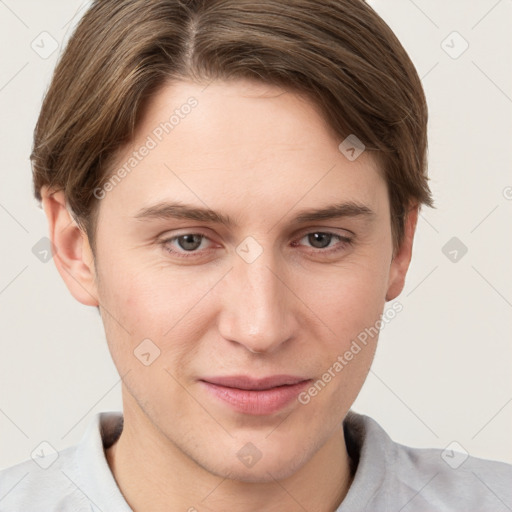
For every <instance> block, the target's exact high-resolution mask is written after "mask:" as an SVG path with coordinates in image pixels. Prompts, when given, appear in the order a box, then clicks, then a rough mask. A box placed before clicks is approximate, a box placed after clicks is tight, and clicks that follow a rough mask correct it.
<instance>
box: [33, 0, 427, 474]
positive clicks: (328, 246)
mask: <svg viewBox="0 0 512 512" xmlns="http://www.w3.org/2000/svg"><path fill="white" fill-rule="evenodd" d="M426 125H427V109H426V103H425V97H424V94H423V90H422V87H421V83H420V80H419V78H418V75H417V73H416V71H415V69H414V67H413V64H412V63H411V61H410V59H409V57H408V56H407V54H406V52H405V50H404V49H403V47H402V46H401V45H400V43H399V42H398V40H397V39H396V37H395V36H394V35H393V33H392V32H391V30H390V29H389V28H388V26H387V25H386V24H385V23H384V22H383V21H382V20H381V19H380V18H379V17H378V15H377V14H376V13H375V12H374V11H373V10H372V9H371V8H370V7H369V6H368V5H367V4H366V3H364V2H363V1H361V0H347V1H328V2H326V1H320V0H294V1H293V2H287V4H286V6H285V7H284V6H283V3H282V2H277V1H275V0H259V1H258V2H255V1H246V0H208V1H205V0H202V1H199V0H196V1H194V0H190V1H188V2H187V1H184V0H181V1H180V0H151V1H147V0H132V1H129V2H128V1H123V0H104V1H101V2H100V1H96V2H94V3H93V5H92V6H91V8H90V9H89V10H88V12H87V13H86V14H85V16H84V17H83V19H82V20H81V22H80V24H79V25H78V27H77V29H76V31H75V33H74V34H73V35H72V37H71V39H70V41H69V43H68V46H67V48H66V50H65V51H64V53H63V55H62V57H61V59H60V61H59V63H58V65H57V68H56V71H55V74H54V77H53V80H52V83H51V85H50V88H49V90H48V92H47V94H46V97H45V99H44V103H43V106H42V110H41V114H40V117H39V120H38V123H37V126H36V130H35V140H34V148H33V152H32V155H31V159H32V162H33V172H34V191H35V196H36V198H37V199H39V200H41V201H42V203H43V207H44V210H45V213H46V215H47V217H48V221H49V226H50V234H51V237H52V241H53V243H54V244H55V246H56V248H57V252H56V254H55V258H54V259H55V263H56V265H57V268H58V270H59V272H60V274H61V275H62V277H63V279H64V280H65V282H66V284H67V286H68V288H69V290H70V292H71V293H72V295H73V296H74V297H75V298H76V299H77V300H78V301H80V302H81V303H83V304H86V305H90V306H96V307H98V308H99V310H100V312H101V318H102V321H103V324H104V328H105V333H106V338H107V342H108V345H109V349H110V352H111V354H112V357H113V360H114V363H115V364H116V367H117V369H118V371H119V373H120V375H121V376H123V400H124V404H125V409H128V408H129V410H130V414H131V415H132V416H133V417H134V418H135V417H136V418H138V421H139V422H140V424H141V425H144V426H146V427H149V428H154V429H155V432H158V435H160V436H161V438H162V440H168V441H171V442H172V443H173V444H174V445H175V446H177V447H178V448H179V449H180V450H181V451H182V452H183V453H184V454H186V455H188V456H189V458H190V459H191V460H193V461H195V462H197V463H198V464H200V465H201V466H202V467H203V468H206V469H207V470H208V471H211V472H213V473H215V474H218V475H223V476H225V475H227V474H228V473H231V475H232V477H233V475H235V476H236V477H238V478H240V479H245V480H253V481H262V480H265V479H267V478H268V472H270V473H271V474H272V475H273V476H274V477H276V478H277V477H278V476H280V477H286V476H287V475H290V474H291V473H292V472H294V471H296V470H297V469H298V468H299V467H300V466H301V465H302V464H305V463H306V462H307V461H308V460H310V459H311V458H312V457H313V456H314V454H315V453H316V451H317V450H318V448H319V447H320V446H322V445H323V444H325V442H326V441H327V439H329V437H330V436H332V434H333V432H334V431H335V429H337V428H339V425H340V422H341V421H342V420H343V418H344V416H345V415H346V413H347V411H348V409H349V408H350V406H351V405H352V403H353V401H354V400H355V398H356V396H357V394H358V392H359V390H360V389H361V387H362V385H363V383H364V380H365V378H366V375H367V373H368V371H369V368H370V365H371V362H372V358H373V354H374V351H375V347H376V342H377V338H378V335H373V336H370V337H369V338H368V337H367V339H366V342H365V343H361V342H360V343H359V345H360V347H359V351H356V350H355V349H352V348H351V347H353V346H354V345H353V342H354V340H357V339H358V336H359V339H361V337H360V335H361V333H362V332H365V329H366V330H368V329H371V328H372V327H373V328H374V329H375V325H376V324H378V322H379V319H380V316H381V315H382V312H383V308H384V306H385V303H386V301H389V300H392V299H395V298H396V297H397V296H398V295H399V294H400V292H401V290H402V288H403V285H404V280H405V276H406V272H407V268H408V265H409V262H410V257H411V250H412V242H413V236H414V231H415V226H416V219H417V214H418V210H419V208H420V207H421V205H424V204H425V205H432V199H431V195H430V191H429V188H428V184H427V176H426V149H427V139H426V130H427V126H426ZM170 203H172V205H171V204H170ZM332 206H338V207H339V208H338V209H337V215H336V216H333V215H332V211H330V212H326V211H324V210H327V209H328V208H329V207H332ZM188 207H191V208H192V209H193V211H192V210H191V209H190V208H188ZM199 209H201V210H202V211H199ZM314 210H315V211H317V212H316V215H313V214H312V212H313V211H314ZM320 210H322V211H323V213H322V212H318V211H320ZM347 351H352V353H353V357H350V360H348V361H347V358H344V361H343V362H341V361H340V359H339V356H343V355H344V354H345V353H346V352H347ZM142 354H145V355H144V356H142ZM147 354H149V355H147ZM337 361H338V365H336V362H337ZM339 365H341V366H342V367H341V369H340V366H339ZM326 373H327V374H329V375H330V378H329V377H326V376H325V375H326ZM277 374H279V375H282V374H288V375H294V376H299V377H301V378H303V379H307V380H309V385H310V386H309V387H307V388H305V389H304V394H303V395H302V400H293V401H291V402H289V403H287V404H286V405H285V406H284V407H283V408H281V409H279V410H276V411H275V412H272V413H270V414H244V413H240V412H239V411H235V410H233V408H232V407H230V406H228V405H226V403H225V402H222V401H219V400H217V398H215V397H212V396H211V394H210V393H209V390H208V389H205V387H204V385H203V384H204V383H203V380H204V379H208V378H211V377H219V376H226V375H230V376H233V375H248V376H250V377H253V378H262V377H267V376H269V375H277ZM318 381H322V382H323V383H324V385H321V384H317V385H316V389H317V391H316V392H315V391H312V390H311V391H308V390H310V389H311V385H313V386H314V383H318ZM126 413H127V411H126V410H125V414H126ZM270 431H272V435H268V434H269V432H270ZM248 442H251V443H252V444H253V445H255V446H256V447H257V448H258V450H259V451H260V452H261V453H262V454H263V457H262V459H261V461H260V462H258V464H256V465H254V467H250V468H248V467H246V466H244V465H243V464H241V463H240V460H239V458H237V457H236V453H237V451H238V450H239V449H240V447H242V446H245V445H246V444H247V443H248ZM226 453H228V454H232V455H233V456H232V457H226V456H225V454H226Z"/></svg>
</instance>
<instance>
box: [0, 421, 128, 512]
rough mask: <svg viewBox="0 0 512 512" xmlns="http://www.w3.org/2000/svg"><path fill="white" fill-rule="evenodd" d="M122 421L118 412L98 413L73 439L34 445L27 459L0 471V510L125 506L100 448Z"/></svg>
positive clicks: (88, 510)
mask: <svg viewBox="0 0 512 512" xmlns="http://www.w3.org/2000/svg"><path fill="white" fill-rule="evenodd" d="M122 424H123V416H122V413H120V412H115V411H111V412H101V413H98V414H96V415H95V416H94V418H93V419H92V420H91V422H90V423H89V426H88V428H87V429H86V431H85V434H84V435H83V437H82V440H81V441H80V442H79V443H78V444H76V445H74V446H70V447H68V448H65V449H63V450H61V451H59V452H57V451H55V450H53V449H52V448H51V446H49V445H47V446H44V445H40V447H39V448H38V449H37V450H36V451H35V452H34V453H33V455H32V457H33V458H32V459H28V460H25V461H23V462H20V463H19V464H16V465H14V466H11V467H9V468H6V469H3V470H2V471H0V511H1V512H41V511H44V512H63V511H68V510H69V511H71V510H72V511H73V512H97V511H99V510H104V511H107V510H115V511H116V512H122V511H129V510H130V508H129V506H128V504H127V503H126V501H125V500H124V498H123V496H122V494H121V491H120V490H119V488H118V487H117V485H116V482H115V479H114V476H113V475H112V473H111V471H110V468H109V466H108V462H107V460H106V457H105V452H104V448H105V447H107V446H110V445H111V444H112V443H113V442H114V441H115V440H116V439H117V437H118V436H119V434H120V432H121V430H122Z"/></svg>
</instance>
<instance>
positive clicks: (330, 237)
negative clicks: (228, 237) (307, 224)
mask: <svg viewBox="0 0 512 512" xmlns="http://www.w3.org/2000/svg"><path fill="white" fill-rule="evenodd" d="M304 239H306V240H307V242H308V243H309V244H311V247H312V248H313V251H310V252H313V253H320V254H331V253H335V252H338V251H342V250H344V249H346V248H347V247H348V246H349V245H351V244H352V239H351V238H349V237H346V236H342V235H339V234H337V233H331V232H330V231H311V232H309V233H306V234H305V235H303V236H302V237H301V238H299V239H298V241H295V242H292V244H291V245H292V247H297V246H298V245H300V244H299V243H298V242H300V241H302V240H304ZM208 240H209V238H208V237H207V236H206V235H203V234H201V233H183V234H181V235H176V236H173V237H170V238H166V239H165V240H162V242H161V244H162V245H163V247H164V249H165V251H167V252H168V253H170V254H172V255H175V256H177V257H179V258H189V257H197V256H199V255H201V254H202V253H204V252H205V251H208V250H209V249H211V247H204V244H203V242H205V241H208ZM336 241H337V243H334V244H333V243H332V242H336Z"/></svg>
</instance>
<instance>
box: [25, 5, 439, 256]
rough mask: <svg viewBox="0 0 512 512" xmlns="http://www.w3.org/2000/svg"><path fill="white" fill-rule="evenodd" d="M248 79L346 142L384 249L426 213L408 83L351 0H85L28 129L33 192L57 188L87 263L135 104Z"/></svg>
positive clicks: (419, 112) (383, 30) (413, 91)
mask: <svg viewBox="0 0 512 512" xmlns="http://www.w3.org/2000/svg"><path fill="white" fill-rule="evenodd" d="M237 78H249V79H255V80H259V81H262V82H265V83H269V84H272V85H277V86H279V87H282V88H285V89H287V90H290V91H296V92H300V93H303V94H306V96H307V97H308V98H310V99H311V100H312V101H313V103H314V104H315V105H317V106H318V107H319V108H320V109H321V110H320V111H321V112H322V113H323V116H324V117H325V119H326V121H327V123H328V126H329V127H330V128H331V129H332V130H333V131H334V133H335V134H336V135H337V136H339V140H340V142H341V141H342V140H343V139H344V138H345V137H347V136H348V135H349V134H355V135H356V136H357V138H358V139H360V140H361V141H362V142H363V143H364V145H365V146H366V147H367V149H370V150H372V151H373V153H372V154H374V155H375V157H376V158H377V160H378V162H379V163H380V166H381V168H382V171H383V175H384V177H385V179H386V182H387V186H388V193H389V199H390V208H391V219H392V220H391V228H392V233H393V242H394V246H395V248H396V247H398V246H399V245H400V243H401V241H402V239H403V235H404V221H405V215H406V213H407V209H408V207H409V206H410V205H411V204H419V205H421V204H426V205H429V206H432V204H433V201H432V197H431V193H430V190H429V187H428V178H427V171H426V167H427V163H426V159H427V105H426V101H425V95H424V92H423V88H422V85H421V81H420V79H419V77H418V74H417V72H416V70H415V68H414V65H413V64H412V62H411V60H410V58H409V56H408V55H407V53H406V51H405V50H404V48H403V47H402V45H401V44H400V42H399V41H398V39H397V38H396V36H395V35H394V34H393V32H392V31H391V29H390V28H389V27H388V26H387V24H386V23H385V22H384V21H383V20H382V19H381V18H380V17H379V16H378V15H377V14H376V13H375V12H374V10H373V9H372V8H371V7H370V6H369V5H367V4H366V3H365V2H364V1H363V0H287V1H286V2H284V1H281V0H96V1H95V2H94V3H93V4H92V6H91V7H90V8H89V10H88V11H87V12H86V13H85V15H84V16H83V18H82V19H81V21H80V23H79V24H78V26H77V28H76V30H75V31H74V33H73V35H72V37H71V38H70V40H69V42H68V44H67V46H66V49H65V51H64V52H63V54H62V55H61V57H60V60H59V62H58V64H57V67H56V69H55V72H54V75H53V78H52V82H51V84H50V87H49V89H48V91H47V93H46V96H45V98H44V101H43V105H42V109H41V113H40V116H39V119H38V121H37V125H36V128H35V131H34V145H33V150H32V153H31V156H30V158H31V160H32V163H33V181H34V194H35V197H36V198H37V199H38V200H41V192H40V189H41V187H42V186H43V185H48V186H49V187H50V188H51V189H53V190H64V193H65V196H66V199H67V202H68V205H69V207H70V208H71V210H72V211H73V212H74V215H75V220H76V221H77V223H78V224H79V225H80V227H81V228H83V229H84V230H85V232H86V233H87V236H88V238H89V242H90V244H91V248H92V250H93V254H94V248H95V243H94V241H95V230H96V219H97V211H98V206H99V200H98V199H97V197H95V195H94V190H95V189H97V188H98V187H101V186H102V185H103V183H105V182H106V181H107V180H108V179H109V176H110V174H111V173H112V172H113V169H112V168H111V166H109V164H110V163H111V162H112V159H113V158H114V157H115V155H116V152H117V151H118V150H120V149H121V148H122V147H123V145H124V144H125V143H127V142H129V141H130V140H131V138H132V137H133V135H134V133H135V129H136V127H137V123H138V120H139V119H140V116H141V115H142V113H143V110H144V106H145V104H146V102H147V100H148V98H149V97H150V96H151V95H153V94H155V93H156V92H157V91H158V90H159V88H160V87H161V86H163V85H164V84H166V83H169V82H170V81H172V80H182V79H186V80H190V79H192V80H194V81H197V82H208V81H211V80H215V79H237Z"/></svg>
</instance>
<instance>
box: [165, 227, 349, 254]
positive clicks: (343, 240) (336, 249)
mask: <svg viewBox="0 0 512 512" xmlns="http://www.w3.org/2000/svg"><path fill="white" fill-rule="evenodd" d="M311 234H322V235H331V236H332V237H335V238H338V239H339V240H340V243H339V244H338V245H339V247H338V246H334V248H333V247H331V248H327V249H314V250H312V251H308V252H311V253H314V254H322V255H330V254H334V253H337V252H339V251H342V250H343V249H345V248H346V247H347V246H350V245H352V243H353V239H352V238H349V237H346V236H342V235H339V234H337V233H333V232H331V231H309V232H308V233H305V234H304V235H302V236H301V237H300V238H299V239H298V241H300V240H302V239H303V238H304V237H306V236H308V235H311ZM186 235H197V236H200V237H202V239H201V241H202V240H204V239H208V237H207V236H206V235H203V234H202V233H192V232H191V233H182V234H181V235H176V236H173V237H171V238H166V239H165V240H162V242H161V244H162V246H163V248H164V250H165V251H166V252H168V253H170V254H172V255H175V256H177V257H178V258H193V257H197V256H198V255H200V254H201V253H200V252H199V251H197V250H196V251H189V252H188V253H187V252H179V251H175V250H172V249H169V246H168V244H170V243H171V242H174V241H175V240H177V239H178V238H181V237H182V236H186ZM293 243H294V244H295V242H293ZM206 251H208V249H206Z"/></svg>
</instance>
